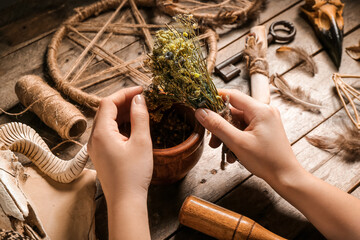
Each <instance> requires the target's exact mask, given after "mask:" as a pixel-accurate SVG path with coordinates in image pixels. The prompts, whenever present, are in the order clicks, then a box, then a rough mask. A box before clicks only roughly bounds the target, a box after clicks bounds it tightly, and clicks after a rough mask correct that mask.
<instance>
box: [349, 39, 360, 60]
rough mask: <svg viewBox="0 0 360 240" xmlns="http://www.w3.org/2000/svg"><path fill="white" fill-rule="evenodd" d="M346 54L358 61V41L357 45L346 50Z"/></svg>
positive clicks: (359, 52)
mask: <svg viewBox="0 0 360 240" xmlns="http://www.w3.org/2000/svg"><path fill="white" fill-rule="evenodd" d="M346 53H347V54H348V55H349V56H350V57H351V58H352V59H354V60H357V61H359V60H360V41H359V45H357V46H351V47H347V48H346Z"/></svg>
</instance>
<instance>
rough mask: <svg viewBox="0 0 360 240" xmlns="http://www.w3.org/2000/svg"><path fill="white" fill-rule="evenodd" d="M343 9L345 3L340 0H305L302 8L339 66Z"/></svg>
mask: <svg viewBox="0 0 360 240" xmlns="http://www.w3.org/2000/svg"><path fill="white" fill-rule="evenodd" d="M343 9H344V4H343V3H342V2H341V1H340V0H305V5H304V6H303V7H302V8H301V10H302V11H303V12H304V13H305V14H306V15H307V16H308V18H309V20H310V21H311V23H312V25H313V27H314V29H315V32H316V34H317V36H318V38H319V39H320V41H321V42H322V44H323V45H324V47H325V49H326V50H327V52H328V54H329V55H330V57H331V58H332V60H333V61H334V63H335V65H336V67H337V68H339V67H340V64H341V55H342V42H343V31H344V19H343V16H342V14H343Z"/></svg>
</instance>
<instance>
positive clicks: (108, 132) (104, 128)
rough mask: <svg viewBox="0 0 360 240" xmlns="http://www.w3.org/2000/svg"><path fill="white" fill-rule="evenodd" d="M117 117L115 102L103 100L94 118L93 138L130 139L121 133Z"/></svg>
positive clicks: (107, 99) (108, 99)
mask: <svg viewBox="0 0 360 240" xmlns="http://www.w3.org/2000/svg"><path fill="white" fill-rule="evenodd" d="M116 115H117V107H116V105H115V104H114V102H113V101H112V100H111V99H110V98H108V97H107V98H103V99H102V100H101V102H100V105H99V108H98V111H97V113H96V116H95V118H94V123H93V128H92V131H91V136H96V137H97V138H109V137H119V139H121V140H123V141H126V140H127V139H128V138H127V137H125V136H123V135H121V134H120V133H119V128H118V124H117V122H116V121H115V120H116ZM114 134H115V135H114ZM91 138H92V137H91Z"/></svg>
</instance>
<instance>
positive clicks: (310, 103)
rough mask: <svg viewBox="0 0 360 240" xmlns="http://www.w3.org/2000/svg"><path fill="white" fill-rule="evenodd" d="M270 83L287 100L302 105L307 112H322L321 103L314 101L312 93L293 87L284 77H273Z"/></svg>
mask: <svg viewBox="0 0 360 240" xmlns="http://www.w3.org/2000/svg"><path fill="white" fill-rule="evenodd" d="M270 83H271V84H272V85H274V86H275V87H276V88H277V89H278V90H279V92H280V94H281V95H282V96H283V97H284V98H285V99H287V100H289V101H292V102H295V103H298V104H300V105H301V106H302V107H303V108H304V109H306V110H309V111H312V112H317V113H318V112H320V108H321V102H320V101H317V100H314V99H313V98H312V97H311V95H310V93H308V92H306V91H305V90H304V89H303V88H301V87H291V86H290V85H289V84H288V82H287V81H286V79H285V78H284V77H283V76H281V75H278V74H275V75H272V76H271V78H270Z"/></svg>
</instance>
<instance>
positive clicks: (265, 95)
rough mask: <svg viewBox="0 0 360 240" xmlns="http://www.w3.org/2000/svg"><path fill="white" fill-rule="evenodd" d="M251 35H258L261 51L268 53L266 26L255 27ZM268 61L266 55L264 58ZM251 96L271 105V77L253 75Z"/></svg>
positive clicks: (258, 74) (259, 74)
mask: <svg viewBox="0 0 360 240" xmlns="http://www.w3.org/2000/svg"><path fill="white" fill-rule="evenodd" d="M250 33H253V34H256V37H257V41H258V42H259V43H261V44H262V48H261V51H264V52H265V53H266V51H267V35H266V29H265V26H255V27H252V28H251V29H250ZM264 58H265V59H266V54H265V56H264ZM251 96H252V97H253V98H255V99H257V100H259V101H260V102H262V103H266V104H269V103H270V88H269V77H268V76H265V75H264V74H261V73H254V74H252V75H251Z"/></svg>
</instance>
